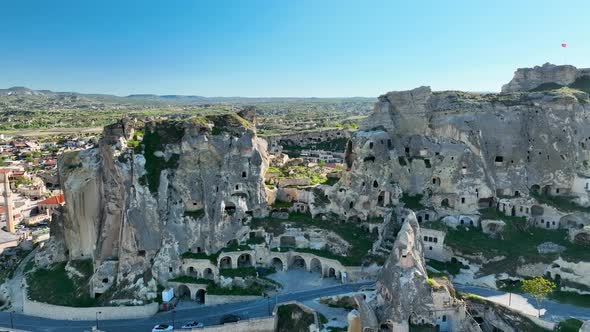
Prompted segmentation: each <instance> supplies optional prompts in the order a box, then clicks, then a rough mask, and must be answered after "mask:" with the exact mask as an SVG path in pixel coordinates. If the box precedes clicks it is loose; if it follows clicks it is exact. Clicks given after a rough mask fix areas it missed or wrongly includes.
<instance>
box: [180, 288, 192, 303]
mask: <svg viewBox="0 0 590 332" xmlns="http://www.w3.org/2000/svg"><path fill="white" fill-rule="evenodd" d="M178 298H179V299H181V300H190V299H191V290H190V289H189V288H188V286H186V285H180V286H178Z"/></svg>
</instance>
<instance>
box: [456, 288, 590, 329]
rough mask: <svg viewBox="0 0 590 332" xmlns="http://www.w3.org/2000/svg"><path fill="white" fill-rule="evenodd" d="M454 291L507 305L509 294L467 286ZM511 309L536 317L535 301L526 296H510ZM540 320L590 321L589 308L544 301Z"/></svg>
mask: <svg viewBox="0 0 590 332" xmlns="http://www.w3.org/2000/svg"><path fill="white" fill-rule="evenodd" d="M453 286H454V287H455V288H456V289H458V290H460V291H462V292H467V293H472V294H476V295H479V296H481V297H485V298H487V299H489V300H491V301H494V302H497V303H500V304H503V305H506V306H507V305H508V301H509V299H508V298H509V294H508V293H506V292H503V291H499V290H495V289H490V288H484V287H477V286H467V285H459V284H454V285H453ZM511 297H512V298H511V301H510V302H511V306H510V307H511V308H514V309H518V310H521V311H523V312H526V313H529V314H531V315H535V316H536V315H537V309H536V302H535V300H534V299H533V298H532V297H531V296H529V295H526V294H514V293H513V294H512V296H511ZM541 313H542V316H541V318H542V319H545V320H551V321H560V320H562V319H564V318H570V317H573V318H577V319H580V320H590V308H584V307H578V306H574V305H571V304H563V303H557V302H553V301H549V300H545V301H543V302H542V303H541Z"/></svg>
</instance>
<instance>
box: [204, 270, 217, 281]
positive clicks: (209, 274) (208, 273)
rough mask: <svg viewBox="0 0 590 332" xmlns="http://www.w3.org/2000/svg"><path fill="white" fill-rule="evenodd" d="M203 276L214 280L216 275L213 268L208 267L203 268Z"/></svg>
mask: <svg viewBox="0 0 590 332" xmlns="http://www.w3.org/2000/svg"><path fill="white" fill-rule="evenodd" d="M203 278H205V279H209V280H213V279H215V275H214V274H213V270H211V269H210V268H206V269H204V270H203Z"/></svg>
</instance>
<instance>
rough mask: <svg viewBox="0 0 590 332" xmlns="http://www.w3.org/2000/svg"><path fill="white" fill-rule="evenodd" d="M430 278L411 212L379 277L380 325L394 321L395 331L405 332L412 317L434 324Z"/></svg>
mask: <svg viewBox="0 0 590 332" xmlns="http://www.w3.org/2000/svg"><path fill="white" fill-rule="evenodd" d="M427 279H428V274H427V273H426V264H425V261H424V248H423V244H422V241H421V239H420V226H419V225H418V221H417V220H416V216H415V215H414V213H411V214H410V215H408V218H407V220H406V222H405V223H404V224H403V225H402V228H401V230H400V231H399V233H398V235H397V239H396V240H395V244H394V246H393V249H392V250H391V255H390V256H389V259H388V260H387V262H385V265H384V266H383V269H382V270H381V272H380V273H379V276H378V278H377V294H378V295H379V296H378V303H377V305H376V313H377V317H378V318H379V320H380V322H387V321H390V322H392V324H394V329H393V331H398V330H399V331H402V330H403V326H406V329H407V323H408V321H409V320H410V318H412V321H415V322H416V321H420V320H423V319H427V321H428V322H431V319H430V317H431V315H430V313H431V311H432V310H434V301H433V298H432V289H431V286H430V285H429V284H428V282H427ZM398 325H399V326H398ZM433 325H434V324H433Z"/></svg>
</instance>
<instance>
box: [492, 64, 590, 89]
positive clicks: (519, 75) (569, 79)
mask: <svg viewBox="0 0 590 332" xmlns="http://www.w3.org/2000/svg"><path fill="white" fill-rule="evenodd" d="M583 76H590V68H580V69H578V68H576V67H574V66H571V65H562V66H557V65H553V64H550V63H546V64H544V65H543V66H535V67H534V68H518V69H517V70H516V72H514V78H512V80H511V81H510V82H509V83H508V84H506V85H504V86H503V87H502V92H517V91H530V90H533V89H535V88H537V87H539V86H540V85H541V84H547V83H555V84H559V85H570V84H572V83H574V82H575V81H576V79H577V78H579V77H583Z"/></svg>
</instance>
